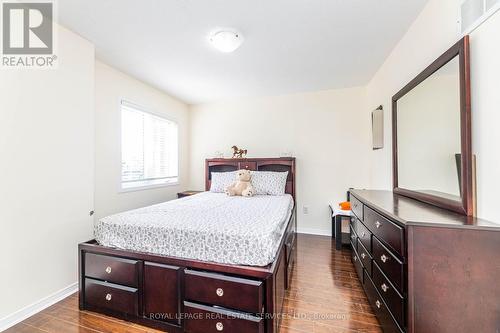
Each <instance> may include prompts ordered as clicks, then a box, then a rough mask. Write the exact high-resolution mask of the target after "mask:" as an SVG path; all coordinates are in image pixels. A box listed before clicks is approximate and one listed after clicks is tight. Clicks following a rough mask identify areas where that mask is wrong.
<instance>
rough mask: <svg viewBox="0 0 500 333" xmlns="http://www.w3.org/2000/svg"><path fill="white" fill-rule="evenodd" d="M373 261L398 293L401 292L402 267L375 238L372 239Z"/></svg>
mask: <svg viewBox="0 0 500 333" xmlns="http://www.w3.org/2000/svg"><path fill="white" fill-rule="evenodd" d="M373 259H374V260H375V262H376V263H377V264H378V266H379V267H380V268H381V269H382V272H384V274H385V275H386V276H387V278H388V279H389V280H390V281H391V282H392V284H393V285H394V286H395V287H396V288H398V290H399V291H403V286H404V284H403V281H404V271H403V269H404V265H403V263H402V262H401V261H400V260H399V259H398V258H397V257H396V256H395V255H394V254H393V253H392V252H391V251H390V250H389V249H387V248H386V247H385V246H384V245H382V243H381V242H380V241H379V240H378V239H377V238H376V237H373Z"/></svg>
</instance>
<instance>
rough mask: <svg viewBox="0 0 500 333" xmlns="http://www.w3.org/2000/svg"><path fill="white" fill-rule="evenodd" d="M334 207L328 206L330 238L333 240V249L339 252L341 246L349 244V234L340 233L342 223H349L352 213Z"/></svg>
mask: <svg viewBox="0 0 500 333" xmlns="http://www.w3.org/2000/svg"><path fill="white" fill-rule="evenodd" d="M335 207H336V205H333V204H330V213H331V217H332V237H333V238H335V249H336V250H340V249H341V248H342V245H348V244H349V242H350V233H348V232H342V221H343V220H347V221H349V220H350V218H351V216H352V212H351V211H350V210H341V209H338V208H335ZM348 225H349V224H348Z"/></svg>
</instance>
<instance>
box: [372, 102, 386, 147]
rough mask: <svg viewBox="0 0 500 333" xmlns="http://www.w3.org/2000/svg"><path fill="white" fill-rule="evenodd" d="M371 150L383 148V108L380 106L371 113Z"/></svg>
mask: <svg viewBox="0 0 500 333" xmlns="http://www.w3.org/2000/svg"><path fill="white" fill-rule="evenodd" d="M372 146H373V150H377V149H382V148H384V108H383V107H382V105H380V106H379V107H378V108H376V109H375V110H373V111H372Z"/></svg>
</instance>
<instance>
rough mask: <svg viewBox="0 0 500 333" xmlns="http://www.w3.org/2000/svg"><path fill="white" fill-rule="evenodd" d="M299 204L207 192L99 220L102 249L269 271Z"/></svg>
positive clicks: (283, 199)
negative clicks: (294, 210) (253, 267)
mask: <svg viewBox="0 0 500 333" xmlns="http://www.w3.org/2000/svg"><path fill="white" fill-rule="evenodd" d="M292 209H293V199H292V197H291V196H290V195H289V194H286V195H283V196H254V197H252V198H243V197H228V196H227V195H226V194H224V193H210V192H204V193H200V194H197V195H193V196H190V197H186V198H182V199H177V200H173V201H168V202H164V203H161V204H157V205H153V206H149V207H144V208H140V209H135V210H131V211H127V212H124V213H120V214H116V215H111V216H108V217H105V218H102V219H101V220H99V221H98V222H97V223H96V224H95V227H94V235H95V238H96V240H97V241H98V242H99V244H101V245H104V246H110V247H117V248H121V249H127V250H135V251H141V252H149V253H155V254H161V255H167V256H173V257H180V258H188V259H197V260H203V261H211V262H218V263H226V264H237V265H251V266H265V265H267V264H269V263H271V262H272V261H273V260H274V258H275V256H276V252H277V251H278V247H279V244H280V241H281V238H282V237H283V234H284V231H285V228H286V224H287V223H286V222H288V219H289V217H290V215H291V212H292Z"/></svg>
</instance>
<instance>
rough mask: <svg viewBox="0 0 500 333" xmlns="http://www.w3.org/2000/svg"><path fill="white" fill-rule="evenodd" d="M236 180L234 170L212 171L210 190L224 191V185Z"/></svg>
mask: <svg viewBox="0 0 500 333" xmlns="http://www.w3.org/2000/svg"><path fill="white" fill-rule="evenodd" d="M235 181H236V171H229V172H212V182H211V183H210V192H216V193H224V191H225V190H226V187H228V186H229V185H231V184H232V183H234V182H235Z"/></svg>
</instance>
